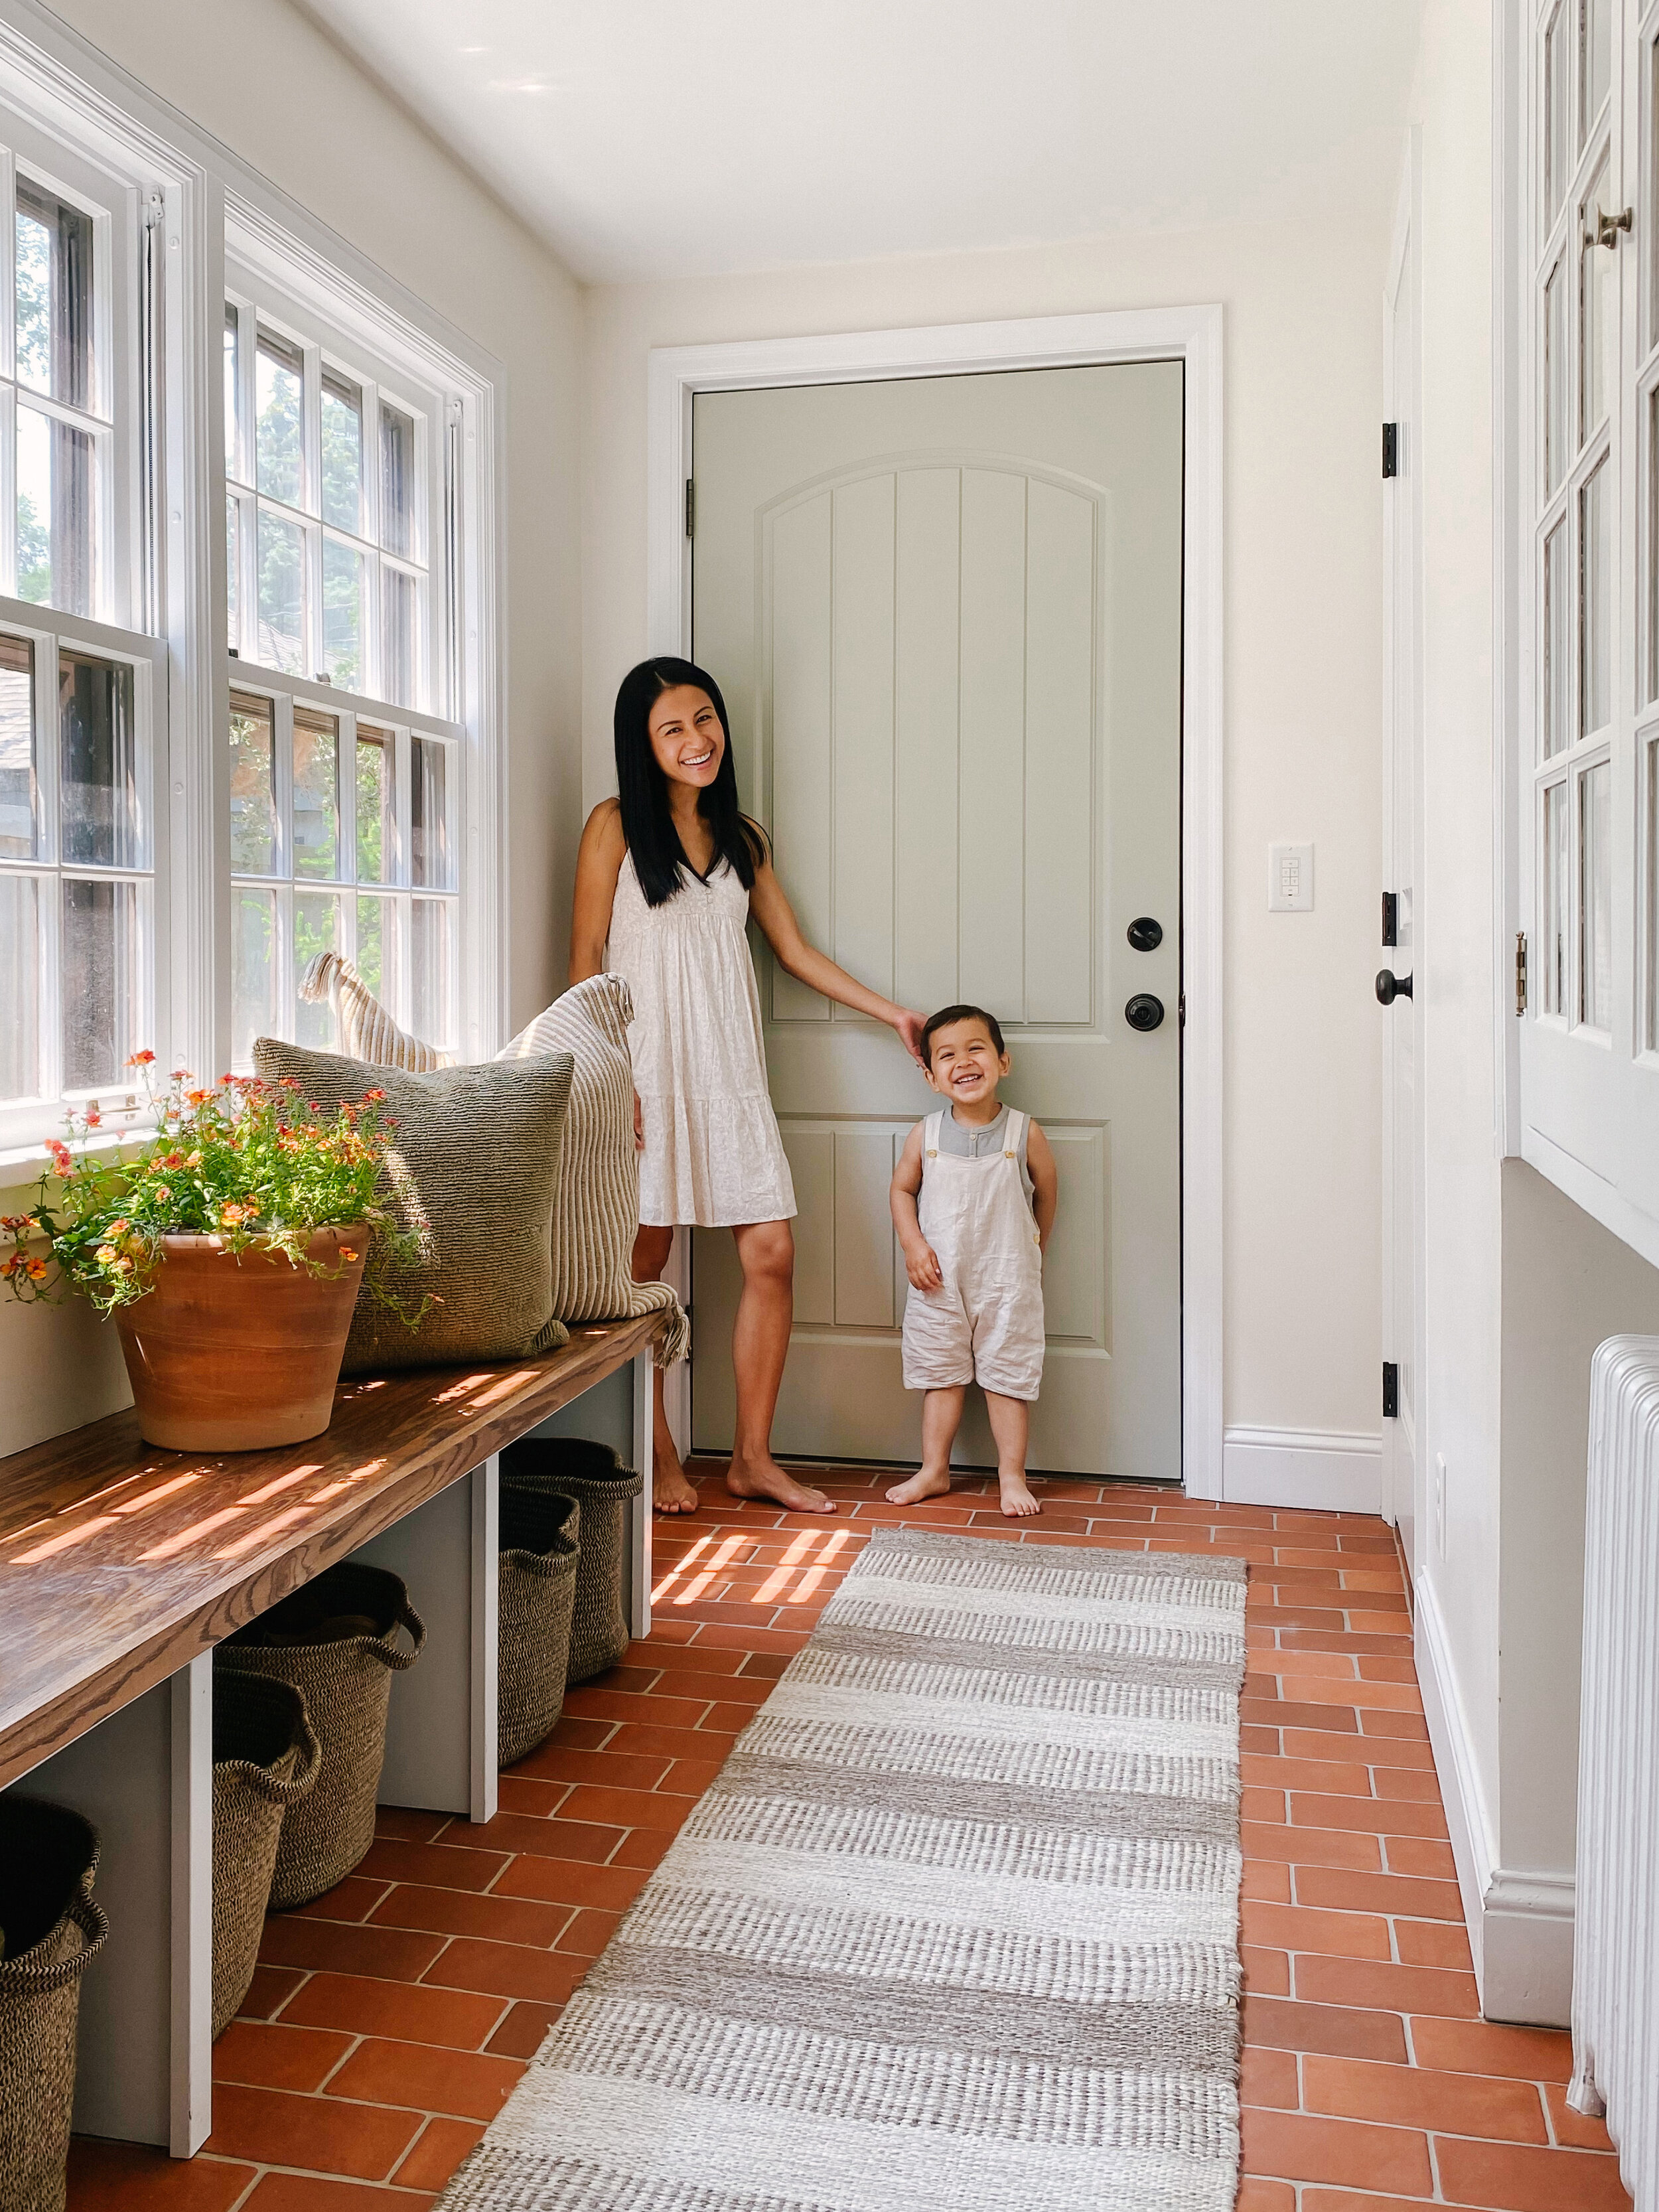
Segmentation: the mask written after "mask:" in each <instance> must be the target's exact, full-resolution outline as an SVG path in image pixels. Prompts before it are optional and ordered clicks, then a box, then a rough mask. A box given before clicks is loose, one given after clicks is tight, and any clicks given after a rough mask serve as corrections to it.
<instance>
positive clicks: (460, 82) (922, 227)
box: [305, 0, 1418, 283]
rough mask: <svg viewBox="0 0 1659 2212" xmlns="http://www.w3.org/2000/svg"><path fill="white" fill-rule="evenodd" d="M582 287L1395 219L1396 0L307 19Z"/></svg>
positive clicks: (578, 9)
mask: <svg viewBox="0 0 1659 2212" xmlns="http://www.w3.org/2000/svg"><path fill="white" fill-rule="evenodd" d="M305 4H307V6H308V8H309V9H310V12H311V13H312V14H313V16H314V17H315V18H316V19H317V20H318V21H320V22H321V23H323V24H324V25H325V27H327V28H328V29H329V31H330V32H331V33H332V35H333V36H334V37H335V38H336V39H337V40H338V41H339V42H340V43H341V44H342V45H343V46H346V47H347V48H348V49H349V51H351V52H353V53H355V54H356V55H357V56H358V57H359V58H361V59H362V61H363V62H365V63H366V64H368V67H369V68H370V69H371V70H373V71H374V74H375V75H376V76H379V77H380V78H381V79H382V80H383V81H384V82H386V83H387V84H388V85H390V86H391V87H392V88H393V89H394V90H395V91H396V92H397V93H398V94H399V95H400V96H401V97H402V98H403V99H404V101H405V102H406V103H407V104H408V105H409V106H410V107H411V108H412V109H413V110H414V111H415V112H416V113H417V114H419V115H420V116H422V118H424V119H425V120H426V122H427V123H428V125H429V126H430V128H431V129H432V130H434V131H435V132H436V133H437V135H438V136H439V137H441V138H442V139H444V140H445V141H446V142H447V143H449V144H451V145H453V147H454V148H455V149H457V150H458V151H459V154H460V155H461V156H462V157H463V159H465V161H467V162H468V163H469V164H470V165H471V167H472V168H473V169H474V170H476V171H477V173H479V174H480V175H481V176H483V178H484V179H485V180H486V181H487V182H488V183H489V185H491V186H492V187H493V188H494V190H495V191H496V192H498V193H499V194H500V195H501V197H502V198H503V199H505V200H506V201H507V203H508V204H510V205H511V206H513V207H514V208H516V209H517V210H519V211H520V214H521V215H523V216H525V217H526V220H527V221H528V222H530V224H531V225H532V227H533V228H535V229H536V230H537V231H538V233H539V234H541V235H542V236H543V237H544V238H545V239H546V240H548V242H549V243H550V245H551V246H553V247H554V248H555V249H556V252H558V253H559V254H560V255H561V257H562V258H563V259H564V261H565V262H566V263H567V264H568V266H569V267H570V268H571V269H572V270H574V272H575V273H576V274H577V275H578V276H581V277H583V278H585V279H586V280H588V281H589V282H593V283H617V282H623V281H627V280H629V279H634V278H640V277H658V276H693V275H708V274H710V273H713V272H715V271H720V270H738V269H757V268H775V267H780V266H784V265H787V264H790V263H795V262H811V261H842V260H860V259H864V258H870V257H873V256H878V255H886V254H896V253H917V252H953V251H963V250H971V249H976V248H984V247H994V246H1015V245H1031V244H1047V243H1053V242H1058V241H1060V240H1066V239H1075V238H1085V237H1091V236H1097V235H1098V234H1101V233H1103V232H1105V231H1109V230H1114V229H1116V228H1120V227H1121V226H1125V225H1133V226H1135V227H1139V228H1148V227H1151V228H1184V227H1187V226H1189V225H1197V224H1204V223H1210V222H1220V221H1226V220H1230V219H1238V218H1243V219H1258V218H1261V219H1273V218H1277V217H1279V216H1285V215H1288V214H1292V213H1297V212H1300V213H1301V214H1303V215H1305V216H1318V217H1322V218H1323V219H1324V220H1325V221H1326V222H1328V224H1329V227H1330V234H1331V251H1332V252H1333V253H1340V252H1342V251H1343V239H1342V232H1343V227H1344V224H1345V222H1347V221H1348V220H1351V219H1352V218H1354V217H1356V216H1358V217H1360V218H1361V219H1364V220H1367V221H1369V222H1375V221H1376V220H1377V219H1378V217H1379V216H1380V215H1381V214H1383V212H1385V211H1386V210H1387V208H1388V207H1389V204H1390V202H1391V198H1392V193H1393V189H1394V183H1395V176H1396V174H1397V171H1398V164H1399V161H1400V155H1401V118H1402V117H1403V115H1404V112H1405V103H1406V98H1407V90H1408V88H1409V84H1410V79H1411V72H1412V67H1413V57H1414V53H1415V49H1416V43H1417V22H1418V8H1417V0H1255V4H1250V0H1184V4H1176V5H1171V4H1170V0H1139V4H1138V5H1134V6H1131V5H1130V4H1128V0H392V3H391V4H388V0H305Z"/></svg>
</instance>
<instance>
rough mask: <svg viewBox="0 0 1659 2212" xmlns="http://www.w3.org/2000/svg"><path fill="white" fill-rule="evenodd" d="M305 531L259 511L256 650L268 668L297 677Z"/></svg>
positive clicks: (302, 640)
mask: <svg viewBox="0 0 1659 2212" xmlns="http://www.w3.org/2000/svg"><path fill="white" fill-rule="evenodd" d="M305 552H306V549H305V533H304V532H302V531H301V528H300V526H299V524H298V523H297V522H286V521H284V520H283V518H282V516H281V515H279V514H272V513H270V511H269V509H267V508H265V507H261V508H260V509H259V652H258V657H259V659H261V660H263V661H264V663H265V664H266V665H267V666H268V667H270V668H280V669H283V670H284V671H286V672H287V673H288V674H289V675H290V676H297V675H299V674H300V673H301V671H302V669H303V667H304V665H305V649H306V621H305V611H306V599H305V593H306V583H305Z"/></svg>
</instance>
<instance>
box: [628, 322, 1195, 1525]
mask: <svg viewBox="0 0 1659 2212" xmlns="http://www.w3.org/2000/svg"><path fill="white" fill-rule="evenodd" d="M1221 345H1222V314H1221V309H1220V307H1218V306H1210V307H1154V308H1146V309H1138V310H1134V311H1132V312H1126V313H1113V314H1098V315H1052V316H1044V317H1042V318H1040V319H1032V320H1030V321H1021V322H1000V323H955V324H942V325H937V326H935V327H933V328H932V329H924V330H909V331H844V332H838V333H834V334H830V335H826V336H823V337H799V338H760V339H747V340H743V341H739V342H735V343H731V344H719V345H698V346H672V347H670V346H659V347H653V349H652V351H651V353H650V356H649V362H648V372H647V447H646V454H647V459H646V466H647V534H646V550H647V587H646V588H647V606H646V635H647V639H648V640H649V647H650V650H651V651H652V652H653V653H689V652H690V646H691V563H690V561H689V560H688V559H687V558H686V546H687V543H688V541H687V538H686V535H685V505H684V501H685V489H684V486H685V479H686V477H687V476H688V475H689V474H690V472H691V471H690V468H689V467H688V461H689V459H690V453H691V404H692V401H693V400H694V399H695V398H696V395H697V393H698V392H737V391H744V390H750V389H753V388H756V387H758V386H775V385H787V384H842V383H868V382H870V381H871V380H872V379H875V378H878V377H914V376H963V375H973V374H986V373H987V372H989V371H992V370H996V369H1019V368H1087V367H1092V366H1096V365H1098V364H1102V363H1105V362H1138V361H1179V362H1182V363H1183V364H1184V366H1185V369H1186V494H1185V498H1186V513H1185V531H1184V535H1185V553H1184V568H1185V574H1184V579H1183V595H1182V599H1183V604H1182V802H1181V806H1182V824H1181V831H1182V836H1181V852H1182V861H1181V877H1182V882H1181V898H1182V991H1183V994H1184V996H1185V1000H1186V1026H1185V1032H1184V1035H1183V1037H1182V1146H1181V1182H1182V1207H1181V1213H1182V1231H1181V1237H1182V1267H1181V1277H1182V1366H1181V1373H1182V1385H1181V1391H1182V1411H1181V1432H1182V1475H1183V1479H1184V1481H1185V1484H1186V1488H1187V1491H1188V1495H1189V1496H1191V1497H1194V1498H1220V1497H1221V1495H1222V1407H1221V1384H1222V1363H1221V1341H1222V1338H1221V1332H1222V1225H1221V1224H1222V1181H1221V1175H1222V1144H1221V1066H1222V1062H1221V1049H1222V1029H1221V1009H1222V997H1221V926H1222V811H1221V810H1222V754H1221V747H1222V542H1221V492H1222V476H1221V463H1222V354H1221Z"/></svg>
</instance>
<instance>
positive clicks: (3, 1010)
mask: <svg viewBox="0 0 1659 2212" xmlns="http://www.w3.org/2000/svg"><path fill="white" fill-rule="evenodd" d="M39 1096H40V882H39V880H38V878H35V877H33V876H13V875H0V1098H4V1099H11V1098H36V1097H39Z"/></svg>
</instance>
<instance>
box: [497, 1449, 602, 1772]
mask: <svg viewBox="0 0 1659 2212" xmlns="http://www.w3.org/2000/svg"><path fill="white" fill-rule="evenodd" d="M580 1523H581V1507H580V1505H579V1504H577V1502H576V1500H575V1499H574V1498H567V1497H565V1496H564V1495H563V1494H562V1492H559V1491H556V1490H552V1491H545V1492H543V1491H534V1490H513V1489H503V1490H502V1492H501V1679H500V1688H499V1691H498V1692H497V1695H498V1700H499V1702H498V1705H497V1717H496V1745H497V1753H498V1763H499V1764H500V1765H502V1766H511V1765H513V1764H514V1762H515V1761H516V1760H518V1759H523V1758H524V1757H525V1756H526V1753H529V1752H532V1751H534V1749H535V1748H536V1746H537V1745H538V1743H540V1742H541V1741H543V1740H544V1737H546V1736H547V1735H550V1733H551V1731H552V1728H553V1724H554V1723H555V1722H556V1720H557V1719H558V1717H559V1708H560V1707H561V1705H563V1703H564V1678H565V1674H566V1673H567V1671H568V1668H569V1664H570V1624H571V1620H572V1618H573V1616H574V1612H575V1607H576V1578H577V1576H578V1574H579V1572H580V1558H581V1550H580V1545H579V1544H578V1542H577V1541H576V1538H577V1531H578V1529H579V1528H580Z"/></svg>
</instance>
